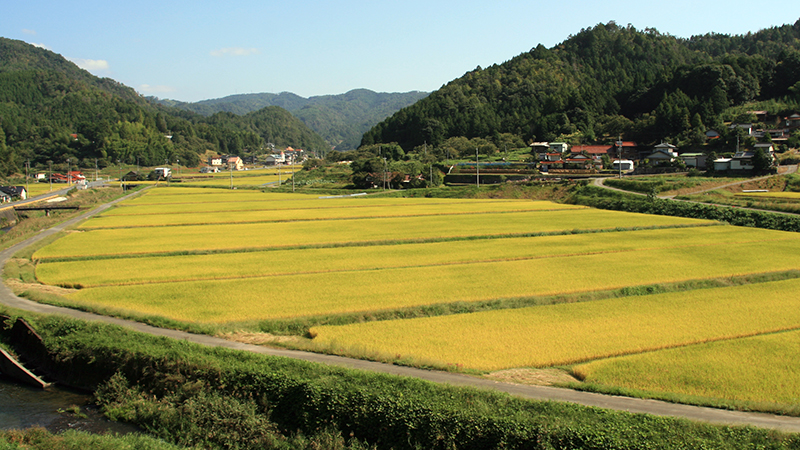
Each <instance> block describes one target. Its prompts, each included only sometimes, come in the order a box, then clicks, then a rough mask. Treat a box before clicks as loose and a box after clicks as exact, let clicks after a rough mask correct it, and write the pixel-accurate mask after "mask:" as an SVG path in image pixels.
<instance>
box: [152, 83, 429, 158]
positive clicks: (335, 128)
mask: <svg viewBox="0 0 800 450" xmlns="http://www.w3.org/2000/svg"><path fill="white" fill-rule="evenodd" d="M428 95H429V93H428V92H420V91H412V92H405V93H385V92H380V93H379V92H374V91H371V90H369V89H354V90H351V91H349V92H346V93H344V94H337V95H320V96H312V97H309V98H305V97H301V96H299V95H296V94H293V93H291V92H281V93H279V94H272V93H259V94H237V95H229V96H227V97H222V98H217V99H209V100H202V101H199V102H194V103H188V102H180V101H176V100H169V99H151V100H154V101H156V102H157V103H160V104H162V105H166V106H172V107H176V108H181V109H185V110H188V111H192V112H195V113H198V114H202V115H205V116H210V115H212V114H215V113H218V112H229V113H233V114H236V115H245V114H248V113H250V112H253V111H258V110H260V109H262V108H265V107H267V106H280V107H281V108H284V109H286V110H288V111H289V112H291V113H292V114H293V115H294V116H295V117H297V118H299V119H300V120H302V121H303V123H305V124H306V125H307V126H308V127H309V128H311V129H312V130H314V131H315V132H316V133H317V134H319V135H320V136H322V137H323V138H324V139H325V140H326V141H328V143H330V144H331V146H334V147H335V148H337V149H339V150H352V149H355V148H357V147H358V146H359V144H360V143H361V136H362V134H363V133H364V132H365V131H367V130H369V129H370V128H372V126H374V125H375V124H377V123H379V122H380V121H382V120H384V119H385V118H387V117H389V116H391V115H392V114H394V113H395V112H397V111H399V110H400V109H402V108H404V107H406V106H409V105H412V104H414V103H416V102H417V101H418V100H421V99H423V98H425V97H427V96H428Z"/></svg>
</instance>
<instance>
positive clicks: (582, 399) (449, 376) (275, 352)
mask: <svg viewBox="0 0 800 450" xmlns="http://www.w3.org/2000/svg"><path fill="white" fill-rule="evenodd" d="M137 194H138V193H134V194H132V195H137ZM123 199H124V198H123ZM123 199H119V200H116V201H114V202H111V203H109V204H106V205H103V206H101V207H100V208H97V209H95V210H93V211H90V212H87V213H85V214H82V215H81V216H78V217H76V218H74V219H71V220H69V221H67V222H64V223H62V224H61V225H58V226H56V227H53V228H51V229H48V230H45V231H43V232H42V233H40V234H39V235H37V236H34V237H32V238H30V239H28V240H26V241H23V242H21V243H19V244H17V245H15V246H13V247H11V248H9V249H7V250H5V251H3V252H0V266H4V265H5V263H6V261H8V259H9V258H10V257H11V256H13V255H14V253H16V252H17V251H19V250H21V249H23V248H25V247H27V246H28V245H31V244H33V243H35V242H36V241H38V240H40V239H42V238H44V237H46V236H50V235H52V234H54V233H57V232H59V231H61V230H63V229H65V228H66V227H69V226H71V225H73V224H76V223H78V222H80V221H82V220H85V219H87V218H89V217H91V216H92V215H94V214H98V213H100V212H102V211H104V210H106V209H108V208H109V207H110V206H111V205H112V204H114V203H116V202H118V201H121V200H123ZM0 303H2V304H4V305H6V306H9V307H12V308H17V309H20V310H24V311H31V312H36V313H40V314H62V315H66V316H70V317H74V318H78V319H83V320H96V321H101V322H105V323H112V324H116V325H120V326H123V327H128V328H131V329H134V330H137V331H140V332H143V333H148V334H151V335H156V336H165V337H170V338H173V339H182V340H186V341H189V342H194V343H197V344H201V345H205V346H209V347H224V348H229V349H234V350H242V351H248V352H253V353H260V354H264V355H271V356H281V357H287V358H294V359H300V360H305V361H311V362H316V363H321V364H329V365H335V366H342V367H348V368H352V369H360V370H368V371H372V372H380V373H386V374H392V375H399V376H407V377H414V378H419V379H423V380H428V381H432V382H436V383H446V384H451V385H456V386H471V387H476V388H480V389H490V390H494V391H500V392H506V393H509V394H511V395H515V396H519V397H524V398H529V399H534V400H552V401H559V402H570V403H576V404H580V405H585V406H594V407H599V408H608V409H614V410H620V411H629V412H633V413H646V414H654V415H658V416H671V417H679V418H685V419H689V420H696V421H702V422H709V423H715V424H724V425H742V426H743V425H749V426H755V427H761V428H769V429H776V430H781V431H785V432H793V433H800V418H798V417H786V416H777V415H773V414H763V413H747V412H738V411H724V410H719V409H714V408H704V407H697V406H688V405H679V404H673V403H667V402H661V401H656V400H642V399H636V398H629V397H619V396H612V395H602V394H594V393H588V392H580V391H573V390H570V389H561V388H554V387H543V386H527V385H519V384H512V383H503V382H498V381H492V380H486V379H482V378H478V377H474V376H468V375H461V374H454V373H449V372H439V371H432V370H422V369H415V368H411V367H402V366H396V365H392V364H384V363H377V362H372V361H363V360H358V359H351V358H344V357H340V356H332V355H323V354H317V353H309V352H302V351H295V350H285V349H276V348H269V347H263V346H257V345H250V344H243V343H239V342H233V341H228V340H225V339H221V338H217V337H213V336H206V335H198V334H192V333H186V332H183V331H176V330H169V329H164V328H156V327H152V326H149V325H145V324H142V323H139V322H132V321H128V320H122V319H117V318H113V317H107V316H101V315H97V314H92V313H87V312H83V311H77V310H73V309H69V308H63V307H58V306H51V305H45V304H41V303H36V302H32V301H30V300H26V299H23V298H20V297H17V296H16V295H14V294H13V293H12V292H11V290H10V289H9V288H8V287H7V286H6V285H5V284H2V283H0Z"/></svg>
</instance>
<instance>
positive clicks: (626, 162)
mask: <svg viewBox="0 0 800 450" xmlns="http://www.w3.org/2000/svg"><path fill="white" fill-rule="evenodd" d="M620 165H621V166H622V169H620ZM611 167H612V168H613V169H614V170H622V171H623V172H629V171H631V170H633V161H631V160H630V159H623V160H621V161H620V160H619V159H615V160H614V161H611Z"/></svg>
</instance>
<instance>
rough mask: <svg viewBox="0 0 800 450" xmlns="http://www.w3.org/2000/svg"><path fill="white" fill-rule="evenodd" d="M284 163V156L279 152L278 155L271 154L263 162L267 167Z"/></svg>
mask: <svg viewBox="0 0 800 450" xmlns="http://www.w3.org/2000/svg"><path fill="white" fill-rule="evenodd" d="M285 163H286V155H285V154H284V153H283V152H281V153H280V154H277V153H273V154H271V155H269V156H267V159H266V160H265V164H266V165H268V166H277V165H279V164H285Z"/></svg>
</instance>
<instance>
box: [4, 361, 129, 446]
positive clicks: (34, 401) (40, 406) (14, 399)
mask: <svg viewBox="0 0 800 450" xmlns="http://www.w3.org/2000/svg"><path fill="white" fill-rule="evenodd" d="M91 400H92V397H91V395H90V394H87V393H83V392H79V391H74V390H71V389H65V388H61V387H55V386H54V387H51V388H48V389H46V390H42V389H38V388H34V387H29V386H26V385H23V384H19V383H16V382H14V381H12V380H11V379H9V378H6V377H5V376H3V375H0V429H2V430H10V429H25V428H30V427H33V426H40V427H44V428H46V429H47V430H48V431H50V432H52V433H58V432H60V431H65V430H80V431H86V432H90V433H105V432H112V433H118V434H126V433H133V432H141V430H140V429H139V428H138V427H135V426H133V425H128V424H124V423H118V422H112V421H110V420H108V419H106V418H105V417H103V416H102V414H100V412H99V410H98V408H97V407H96V406H94V405H93V404H92V402H91Z"/></svg>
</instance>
